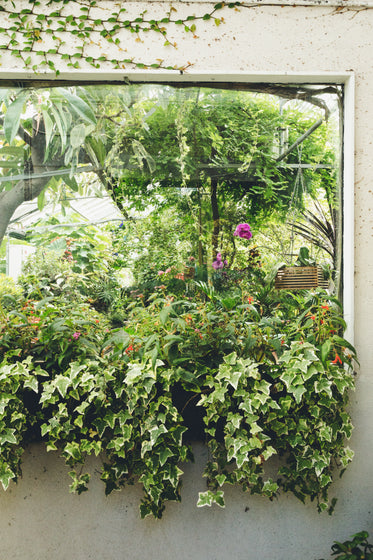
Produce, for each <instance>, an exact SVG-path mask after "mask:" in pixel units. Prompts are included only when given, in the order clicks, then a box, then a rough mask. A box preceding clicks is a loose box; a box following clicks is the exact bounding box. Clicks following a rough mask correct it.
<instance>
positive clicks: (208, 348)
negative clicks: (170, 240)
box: [0, 256, 354, 517]
mask: <svg viewBox="0 0 373 560" xmlns="http://www.w3.org/2000/svg"><path fill="white" fill-rule="evenodd" d="M34 260H35V262H36V266H39V267H40V262H39V263H38V257H37V256H36V257H34ZM67 262H68V264H69V266H73V263H72V262H69V261H67ZM65 264H66V263H65ZM223 272H224V274H223ZM69 274H70V275H71V276H72V277H73V276H74V274H76V275H78V273H74V272H71V273H69ZM78 276H79V275H78ZM25 278H27V279H28V280H27V282H26V280H25ZM213 278H214V281H215V287H214V285H211V284H207V283H203V282H200V281H193V280H188V279H185V277H183V275H182V274H181V273H180V272H178V271H177V270H172V269H171V270H170V271H168V272H166V273H165V274H162V275H160V277H159V282H158V284H157V285H156V286H155V287H154V289H153V291H151V292H149V293H150V295H149V294H148V295H145V294H143V293H141V292H139V291H136V290H135V291H132V293H131V294H128V296H127V300H126V301H127V305H126V306H125V308H123V309H122V313H123V317H125V321H124V323H123V324H122V326H119V327H118V326H114V325H113V324H112V323H110V314H108V313H107V312H105V314H102V313H100V312H98V311H97V310H96V309H95V308H94V306H93V302H92V301H91V302H90V301H89V300H90V298H89V297H88V296H86V295H85V294H84V293H80V292H79V291H75V292H71V291H69V290H68V291H67V292H66V293H64V291H63V290H62V291H61V290H60V291H58V292H56V293H53V290H50V291H49V292H48V295H45V294H44V293H43V290H40V289H39V290H38V289H36V285H37V284H38V281H37V279H36V278H35V276H32V275H29V276H27V277H24V278H23V280H22V282H23V285H24V286H25V285H27V286H30V284H31V283H32V282H34V289H33V290H32V291H31V293H32V297H26V298H25V296H22V295H21V296H20V295H16V296H15V297H17V298H18V303H17V306H16V308H14V309H13V310H12V311H11V310H6V309H4V310H3V312H2V316H1V326H0V351H1V353H2V355H3V356H4V359H3V362H2V364H1V366H0V383H1V394H2V397H1V399H2V400H1V403H2V406H1V407H0V427H1V432H0V451H1V457H2V463H1V471H0V479H1V482H2V484H3V486H4V488H6V487H7V486H8V485H9V482H10V480H12V479H13V480H16V479H17V477H18V476H19V475H20V461H21V456H22V451H23V449H24V447H25V446H26V445H27V443H28V442H29V441H31V440H33V439H37V440H42V441H44V442H45V444H46V446H47V449H48V450H59V451H60V452H61V453H62V456H63V457H64V458H65V460H66V463H67V465H68V466H69V467H70V475H71V477H72V484H71V489H72V490H73V491H77V492H79V493H80V492H82V491H84V490H86V489H87V484H88V481H89V478H90V474H89V473H88V472H86V471H85V468H84V463H85V459H86V457H87V456H89V455H92V454H95V455H100V456H101V457H102V458H103V466H102V469H101V478H102V480H103V481H104V483H105V487H106V492H107V493H110V492H111V491H112V490H113V489H116V488H120V487H122V486H124V485H125V484H128V483H132V482H133V481H139V482H140V483H141V484H142V486H143V489H144V498H143V501H142V504H141V515H142V516H145V515H147V514H153V515H155V516H156V517H160V516H161V515H162V511H163V509H164V506H165V502H166V501H167V500H180V486H181V475H182V471H181V469H180V467H181V465H182V463H183V462H185V461H187V460H191V459H192V450H191V447H190V442H191V441H192V440H193V439H195V438H198V439H202V440H203V441H205V443H206V445H207V446H208V447H209V450H210V459H209V461H208V463H207V465H206V468H205V476H206V477H207V484H208V489H207V491H205V492H201V494H200V497H199V501H198V505H200V506H202V505H211V504H212V503H217V504H219V505H224V494H223V488H222V487H223V485H224V484H238V485H240V486H241V487H242V488H243V489H244V490H247V491H249V492H250V493H258V494H261V495H264V496H267V497H269V498H270V499H273V498H275V497H276V496H277V495H278V494H279V493H280V492H281V491H285V492H292V493H293V494H295V495H296V496H297V497H298V498H299V499H301V500H302V501H306V499H307V498H310V499H311V500H316V501H317V504H318V508H319V510H323V509H326V508H328V507H329V508H331V509H332V508H333V507H334V501H333V500H332V502H331V504H328V489H329V487H330V484H331V483H332V480H333V477H334V476H335V474H336V472H338V470H339V471H341V472H343V470H344V468H345V467H346V465H347V464H348V463H349V461H350V460H351V458H352V452H351V451H350V450H349V449H348V447H346V445H345V440H346V438H347V439H348V438H349V436H350V433H351V429H352V426H351V420H350V417H349V414H348V412H347V410H346V405H347V402H348V390H349V389H350V388H352V387H353V360H354V350H353V348H352V347H351V346H350V345H349V344H348V343H347V342H346V341H345V340H344V339H343V338H341V336H340V335H341V332H342V330H343V327H344V322H343V319H342V318H341V308H340V304H339V303H338V301H337V300H335V299H334V298H332V297H331V296H329V295H328V294H327V293H326V292H323V291H316V292H314V293H298V295H291V294H279V293H278V292H275V291H273V289H272V287H271V285H269V284H268V283H266V282H265V281H264V279H263V273H262V272H261V271H260V268H256V267H254V268H252V269H251V272H249V271H247V270H246V272H245V271H244V272H242V273H239V272H238V271H236V272H234V271H232V272H231V273H229V272H228V271H221V270H220V271H216V274H215V276H213ZM161 282H162V283H161ZM41 283H42V282H41ZM51 285H52V286H53V283H51ZM175 288H176V289H175ZM29 292H30V290H29Z"/></svg>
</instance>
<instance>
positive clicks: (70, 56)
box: [0, 0, 240, 75]
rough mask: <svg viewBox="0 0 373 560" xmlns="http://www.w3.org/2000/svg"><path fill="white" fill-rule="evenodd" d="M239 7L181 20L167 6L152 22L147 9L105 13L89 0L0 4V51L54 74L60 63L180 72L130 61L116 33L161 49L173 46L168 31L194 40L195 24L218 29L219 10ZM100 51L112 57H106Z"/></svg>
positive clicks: (5, 1) (158, 61)
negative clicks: (149, 39) (154, 40)
mask: <svg viewBox="0 0 373 560" xmlns="http://www.w3.org/2000/svg"><path fill="white" fill-rule="evenodd" d="M24 5H25V4H24ZM239 5H240V2H233V3H229V4H225V3H223V2H220V3H217V4H215V5H214V6H213V7H212V8H211V10H210V11H209V12H206V13H204V14H201V15H196V14H194V13H193V14H190V15H184V16H181V15H179V14H178V10H177V9H176V8H175V7H173V6H170V7H168V8H167V10H166V11H164V12H163V13H161V15H160V16H159V17H158V18H152V17H151V16H150V15H149V14H148V11H147V10H143V11H141V12H137V13H135V14H134V13H132V14H130V13H129V10H130V9H128V8H126V7H124V6H120V5H118V4H113V5H112V7H110V9H109V8H108V7H107V5H106V7H103V6H102V5H99V4H98V2H96V1H95V0H87V1H85V0H50V1H49V2H47V3H45V2H42V1H39V0H28V3H27V4H26V6H27V7H24V8H23V9H21V10H16V9H15V4H14V3H13V2H12V1H11V0H2V1H1V3H0V12H1V27H0V49H2V50H3V51H4V50H5V51H9V52H10V53H11V54H12V55H13V56H15V57H17V58H18V59H21V60H22V62H23V66H24V68H27V69H31V70H33V71H34V72H37V71H38V70H41V69H43V68H47V69H49V70H53V71H54V72H56V74H57V75H58V74H59V73H60V69H59V66H60V64H59V63H61V62H62V63H63V64H66V65H67V67H68V68H71V69H78V68H81V65H82V63H83V62H85V63H88V64H89V65H91V66H92V67H93V68H96V69H98V68H100V67H101V66H102V64H103V63H109V64H110V65H111V66H112V68H114V69H124V68H128V67H130V68H131V67H132V68H133V67H135V68H142V69H146V68H151V69H159V68H163V69H167V70H185V69H186V68H187V67H188V66H190V64H191V63H190V62H185V64H183V65H181V66H178V65H171V66H169V65H167V64H164V61H163V60H162V59H156V60H155V61H152V62H148V63H145V62H144V61H143V60H141V61H140V60H137V59H136V58H134V57H131V56H130V55H129V54H128V50H127V47H126V46H125V45H124V44H123V39H122V38H120V37H119V34H120V33H122V32H123V30H125V31H128V33H129V34H131V35H132V36H134V40H135V41H136V42H140V43H141V42H143V41H144V37H145V36H146V34H149V33H154V34H158V35H159V37H160V38H161V40H162V44H163V46H165V47H170V48H177V44H176V43H175V42H174V41H173V40H172V39H171V38H170V36H169V31H170V29H171V28H172V27H179V28H182V29H183V30H184V31H185V32H186V33H188V34H192V35H193V36H194V37H195V38H197V24H198V22H199V21H212V22H213V23H214V24H215V25H216V26H219V25H220V24H221V23H223V22H224V17H223V16H222V15H220V13H221V11H222V9H223V8H224V7H228V8H230V9H238V6H239ZM160 9H161V11H162V5H160ZM130 11H131V10H130ZM132 11H133V10H132ZM106 49H107V50H108V51H110V52H111V53H114V54H110V55H109V54H107V53H106V52H105V50H106Z"/></svg>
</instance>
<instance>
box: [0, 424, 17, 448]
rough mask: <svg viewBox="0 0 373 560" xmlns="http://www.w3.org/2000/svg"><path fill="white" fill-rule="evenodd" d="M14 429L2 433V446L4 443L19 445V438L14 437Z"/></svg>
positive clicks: (7, 429) (0, 440)
mask: <svg viewBox="0 0 373 560" xmlns="http://www.w3.org/2000/svg"><path fill="white" fill-rule="evenodd" d="M14 432H15V429H14V428H6V429H5V430H4V431H3V432H1V433H0V444H3V443H17V438H16V436H15V435H14Z"/></svg>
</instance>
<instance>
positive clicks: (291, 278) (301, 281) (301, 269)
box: [275, 266, 329, 290]
mask: <svg viewBox="0 0 373 560" xmlns="http://www.w3.org/2000/svg"><path fill="white" fill-rule="evenodd" d="M328 285H329V282H328V280H325V278H324V274H323V270H322V268H321V266H284V267H282V268H280V270H278V271H277V274H276V277H275V288H276V290H312V289H313V288H324V289H326V288H328Z"/></svg>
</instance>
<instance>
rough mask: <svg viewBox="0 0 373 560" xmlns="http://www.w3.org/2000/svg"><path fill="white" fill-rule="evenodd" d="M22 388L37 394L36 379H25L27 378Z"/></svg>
mask: <svg viewBox="0 0 373 560" xmlns="http://www.w3.org/2000/svg"><path fill="white" fill-rule="evenodd" d="M23 386H24V387H25V388H29V389H31V390H32V391H34V392H35V393H37V392H38V389H39V384H38V380H37V378H36V377H34V376H30V377H27V378H26V379H25V382H24V384H23Z"/></svg>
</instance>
